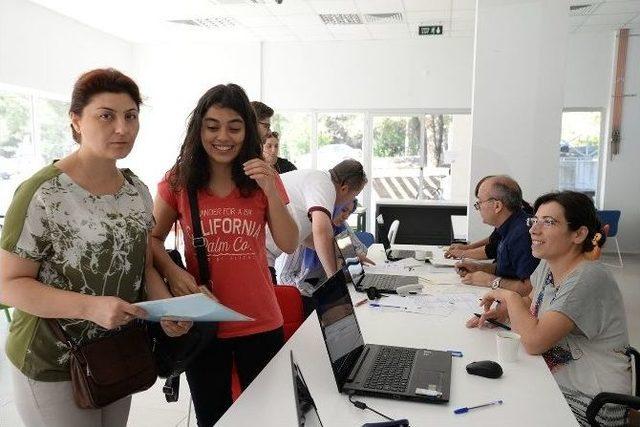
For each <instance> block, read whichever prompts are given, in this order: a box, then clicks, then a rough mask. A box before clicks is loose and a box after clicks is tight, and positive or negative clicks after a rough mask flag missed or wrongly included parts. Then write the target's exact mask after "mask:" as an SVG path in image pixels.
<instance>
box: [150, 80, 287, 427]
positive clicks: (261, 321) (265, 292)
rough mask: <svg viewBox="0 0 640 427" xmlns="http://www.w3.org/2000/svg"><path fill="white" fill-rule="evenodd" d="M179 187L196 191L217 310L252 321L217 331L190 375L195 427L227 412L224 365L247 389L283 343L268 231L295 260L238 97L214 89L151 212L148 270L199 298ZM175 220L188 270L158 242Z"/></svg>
mask: <svg viewBox="0 0 640 427" xmlns="http://www.w3.org/2000/svg"><path fill="white" fill-rule="evenodd" d="M186 188H196V189H197V193H198V209H199V214H200V222H201V226H202V234H203V237H204V239H205V244H206V249H207V254H208V261H209V262H208V263H209V270H210V276H211V282H212V283H208V284H204V283H203V285H207V287H209V289H210V290H211V292H212V293H213V294H214V296H215V297H216V298H217V299H218V300H220V302H221V303H222V304H224V305H226V306H228V307H230V308H232V309H234V310H236V311H238V312H240V313H243V314H245V315H247V316H249V317H252V318H253V319H255V320H254V321H252V322H223V323H220V326H219V330H218V334H217V337H216V338H215V339H212V342H211V344H210V345H208V346H207V348H206V349H205V350H203V351H202V353H200V354H199V355H198V356H197V358H196V359H195V360H194V361H193V363H192V364H191V366H190V367H189V369H188V370H187V380H188V382H189V388H190V389H191V396H192V397H193V402H194V406H195V410H196V416H197V418H198V425H199V426H211V425H213V424H214V423H215V422H216V421H217V420H218V419H219V418H220V417H221V416H222V415H223V414H224V412H225V411H226V410H227V409H228V408H229V406H231V391H230V390H231V385H230V384H231V366H232V362H233V361H234V360H235V363H236V366H237V369H238V374H239V378H240V382H241V384H242V387H243V388H245V387H246V386H248V385H249V384H250V383H251V381H252V380H253V379H254V378H255V377H256V376H257V375H258V374H259V373H260V371H261V370H262V368H264V366H265V365H266V364H267V363H268V362H269V360H270V359H271V358H272V357H273V356H274V355H275V354H276V352H277V351H278V350H279V349H280V347H281V346H282V344H283V334H282V314H281V312H280V309H279V306H278V303H277V300H276V297H275V293H274V290H273V285H272V283H271V278H270V274H269V270H268V268H267V259H266V251H265V234H264V232H265V224H266V223H268V224H269V228H270V230H271V232H272V234H273V236H274V239H275V241H276V243H277V245H278V246H279V247H280V248H281V249H282V250H283V251H286V252H289V253H290V252H293V251H294V250H295V248H296V245H297V244H298V228H297V226H296V224H295V222H294V221H293V219H292V218H291V215H290V214H289V211H288V210H287V208H286V207H285V204H286V203H288V200H287V197H286V193H285V191H284V188H283V187H282V183H281V182H280V178H279V176H278V174H277V173H276V172H275V171H274V170H273V168H271V167H270V166H269V165H268V164H267V163H266V162H265V161H264V160H263V159H262V158H261V154H260V140H259V136H258V130H257V126H256V118H255V115H254V112H253V109H252V108H251V104H250V103H249V100H248V98H247V95H246V94H245V92H244V90H243V89H242V88H241V87H240V86H237V85H235V84H228V85H218V86H215V87H213V88H211V89H209V90H208V91H207V92H206V93H205V94H204V95H203V96H202V98H200V101H199V102H198V105H197V106H196V108H195V109H194V110H193V112H192V113H191V116H190V119H189V124H188V127H187V134H186V137H185V140H184V143H183V144H182V148H181V149H180V154H179V155H178V159H177V160H176V163H175V165H174V166H173V168H171V170H170V171H169V172H168V173H167V174H166V176H165V178H164V179H163V181H162V182H161V183H160V184H159V185H158V197H157V198H156V201H155V205H154V216H155V218H156V221H157V224H156V226H155V228H154V230H153V237H154V242H153V245H154V247H153V256H154V263H155V265H156V267H157V269H158V271H160V273H161V274H162V275H163V276H164V277H166V279H167V281H168V283H169V286H170V288H171V291H172V292H173V294H174V295H186V294H191V293H196V292H199V289H198V284H199V283H198V281H197V279H196V278H197V277H198V264H197V257H196V252H195V247H194V245H193V227H192V224H191V214H190V210H189V200H188V196H187V191H186ZM176 220H178V221H179V222H180V225H181V228H182V230H183V231H184V241H185V255H186V261H187V271H184V270H182V269H180V268H179V267H178V266H177V265H175V264H174V263H173V262H172V261H171V259H170V258H169V256H168V255H167V254H166V252H165V250H164V240H165V238H166V236H167V234H168V232H169V230H170V229H171V227H172V224H173V223H174V222H175V221H176Z"/></svg>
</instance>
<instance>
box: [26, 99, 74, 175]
mask: <svg viewBox="0 0 640 427" xmlns="http://www.w3.org/2000/svg"><path fill="white" fill-rule="evenodd" d="M35 108H36V111H35V112H36V114H35V115H36V118H37V119H38V124H39V131H40V135H39V136H40V138H39V142H40V143H39V144H36V145H37V147H38V151H39V154H40V157H41V159H42V163H43V164H44V165H46V164H49V163H51V162H52V161H54V160H56V159H60V158H62V157H64V156H66V155H67V154H69V153H70V152H72V151H73V150H74V148H75V147H76V144H75V142H74V141H73V138H72V137H71V128H70V126H69V103H68V102H62V101H56V100H53V99H42V98H40V99H36V102H35Z"/></svg>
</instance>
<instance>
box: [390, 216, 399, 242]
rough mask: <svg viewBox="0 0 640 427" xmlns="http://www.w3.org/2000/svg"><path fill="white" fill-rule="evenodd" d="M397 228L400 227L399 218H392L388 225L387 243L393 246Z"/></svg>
mask: <svg viewBox="0 0 640 427" xmlns="http://www.w3.org/2000/svg"><path fill="white" fill-rule="evenodd" d="M398 228H400V220H397V219H394V220H393V222H392V223H391V225H390V226H389V234H387V236H388V237H389V245H391V246H393V244H394V243H395V242H396V236H397V235H398Z"/></svg>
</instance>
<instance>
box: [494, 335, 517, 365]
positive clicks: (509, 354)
mask: <svg viewBox="0 0 640 427" xmlns="http://www.w3.org/2000/svg"><path fill="white" fill-rule="evenodd" d="M496 344H497V345H498V359H500V360H501V361H502V362H515V361H516V360H518V349H519V348H520V335H519V334H516V333H515V332H510V331H498V332H496Z"/></svg>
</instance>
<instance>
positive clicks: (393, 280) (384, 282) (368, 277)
mask: <svg viewBox="0 0 640 427" xmlns="http://www.w3.org/2000/svg"><path fill="white" fill-rule="evenodd" d="M334 241H335V246H336V248H337V249H338V250H337V251H336V254H339V255H340V257H341V258H342V259H341V261H343V264H344V266H345V267H346V268H347V270H348V272H349V278H351V279H353V280H352V283H353V286H355V288H356V290H357V291H358V292H365V291H366V290H367V289H368V288H374V287H375V288H376V289H378V290H379V291H380V292H386V293H392V294H394V293H396V289H397V288H399V287H400V286H405V285H414V284H417V283H419V282H420V278H419V277H418V276H399V275H394V274H365V273H364V267H363V266H362V264H361V263H360V260H359V259H358V257H357V256H356V251H355V248H354V247H353V243H352V242H351V238H350V237H349V235H348V234H347V233H344V234H343V233H340V234H338V235H337V236H336V237H335V239H334Z"/></svg>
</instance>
